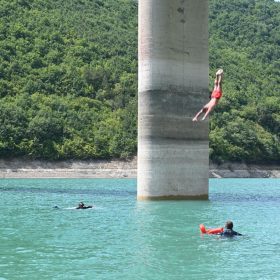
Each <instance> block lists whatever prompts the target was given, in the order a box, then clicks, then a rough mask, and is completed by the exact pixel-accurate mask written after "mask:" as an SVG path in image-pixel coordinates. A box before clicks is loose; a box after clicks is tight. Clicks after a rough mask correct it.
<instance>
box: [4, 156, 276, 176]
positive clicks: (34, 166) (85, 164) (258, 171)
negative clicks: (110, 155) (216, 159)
mask: <svg viewBox="0 0 280 280" xmlns="http://www.w3.org/2000/svg"><path fill="white" fill-rule="evenodd" d="M136 177H137V159H136V158H133V159H131V160H128V161H122V160H110V161H109V160H96V161H93V160H92V161H72V160H71V161H61V162H50V161H39V160H33V161H32V160H21V159H10V160H3V159H1V160H0V178H136ZM209 177H210V178H280V166H279V165H247V164H241V163H224V164H221V165H217V164H215V163H211V164H210V170H209Z"/></svg>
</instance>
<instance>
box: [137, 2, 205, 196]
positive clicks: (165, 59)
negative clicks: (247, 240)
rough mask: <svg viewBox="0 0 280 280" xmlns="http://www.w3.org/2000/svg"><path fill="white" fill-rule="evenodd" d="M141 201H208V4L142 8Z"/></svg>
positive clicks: (145, 4) (144, 4) (148, 4)
mask: <svg viewBox="0 0 280 280" xmlns="http://www.w3.org/2000/svg"><path fill="white" fill-rule="evenodd" d="M138 23H139V38H138V50H139V54H138V55H139V75H138V77H139V81H138V174H137V198H138V199H207V198H208V177H209V150H208V121H204V122H192V117H193V116H194V114H195V113H196V111H197V110H199V109H200V108H201V106H202V105H203V104H204V103H206V102H207V101H208V95H209V93H208V1H207V0H172V1H171V0H139V21H138Z"/></svg>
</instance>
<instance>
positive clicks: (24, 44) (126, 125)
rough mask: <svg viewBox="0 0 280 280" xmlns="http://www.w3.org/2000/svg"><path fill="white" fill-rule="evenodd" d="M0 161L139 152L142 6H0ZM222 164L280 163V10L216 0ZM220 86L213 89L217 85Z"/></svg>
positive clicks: (215, 142)
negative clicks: (221, 80) (139, 24)
mask: <svg viewBox="0 0 280 280" xmlns="http://www.w3.org/2000/svg"><path fill="white" fill-rule="evenodd" d="M0 5H1V8H0V16H1V18H0V98H1V102H0V156H1V157H2V158H4V157H18V156H25V157H29V158H44V159H69V158H71V159H86V158H92V159H93V158H112V157H114V158H126V157H129V156H133V155H135V154H136V151H137V121H136V119H137V2H136V1H132V0H67V1H64V0H10V1H6V0H0ZM209 5H210V18H209V23H210V39H209V47H210V75H211V76H210V80H212V79H213V74H214V73H215V70H216V68H218V67H223V68H224V70H225V82H224V97H223V98H222V99H221V102H220V104H219V105H218V106H217V107H216V109H215V112H214V113H213V114H212V117H211V124H210V126H211V132H210V140H211V145H210V147H211V158H212V159H213V160H215V161H222V160H237V161H241V160H244V161H247V162H265V161H266V162H273V161H274V162H275V161H277V160H278V159H279V158H280V144H279V139H280V134H279V133H280V93H279V92H280V90H279V89H280V75H279V74H280V32H279V30H280V28H279V27H280V26H279V25H280V3H276V2H274V1H273V0H210V1H209ZM210 87H212V85H210Z"/></svg>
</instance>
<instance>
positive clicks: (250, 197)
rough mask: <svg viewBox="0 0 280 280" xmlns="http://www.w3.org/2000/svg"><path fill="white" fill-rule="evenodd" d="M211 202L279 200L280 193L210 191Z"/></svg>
mask: <svg viewBox="0 0 280 280" xmlns="http://www.w3.org/2000/svg"><path fill="white" fill-rule="evenodd" d="M209 200H210V201H211V202H227V203H232V202H280V195H271V194H263V193H261V194H250V193H249V194H244V193H242V194H239V193H212V194H210V195H209Z"/></svg>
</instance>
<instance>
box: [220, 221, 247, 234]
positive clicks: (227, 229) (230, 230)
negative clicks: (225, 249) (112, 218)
mask: <svg viewBox="0 0 280 280" xmlns="http://www.w3.org/2000/svg"><path fill="white" fill-rule="evenodd" d="M219 235H220V236H223V237H234V236H240V235H242V234H241V233H239V232H236V231H234V230H233V222H232V221H227V222H226V224H225V230H224V231H223V232H221V233H220V234H219Z"/></svg>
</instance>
